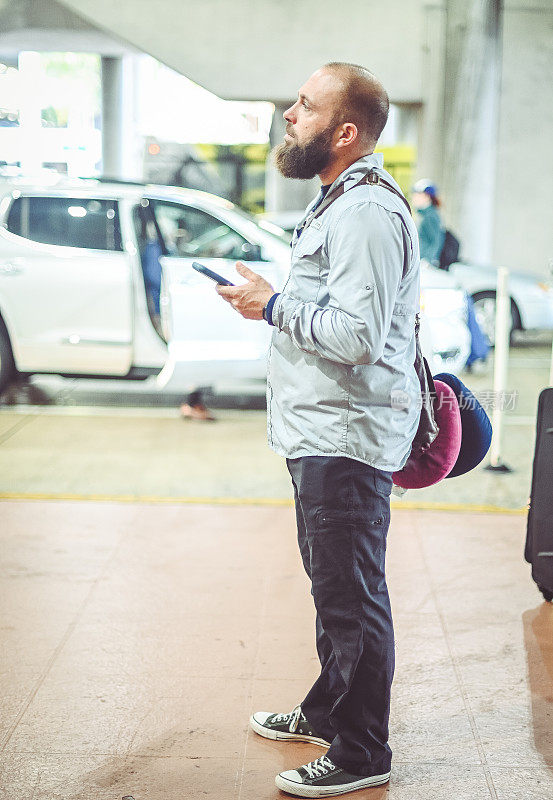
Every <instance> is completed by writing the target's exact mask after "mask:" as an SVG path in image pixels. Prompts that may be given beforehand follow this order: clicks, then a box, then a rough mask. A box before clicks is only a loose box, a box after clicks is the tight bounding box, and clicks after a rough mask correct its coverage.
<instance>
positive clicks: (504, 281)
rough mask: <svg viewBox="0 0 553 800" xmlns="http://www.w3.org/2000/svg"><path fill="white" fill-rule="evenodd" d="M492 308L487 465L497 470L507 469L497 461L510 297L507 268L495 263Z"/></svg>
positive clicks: (507, 362) (508, 470) (507, 352)
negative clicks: (491, 403) (494, 299)
mask: <svg viewBox="0 0 553 800" xmlns="http://www.w3.org/2000/svg"><path fill="white" fill-rule="evenodd" d="M495 308H496V312H495V359H494V370H493V396H494V405H493V413H492V429H493V435H492V444H491V448H490V464H489V466H488V467H487V469H491V470H497V471H499V472H510V471H511V470H510V468H509V467H508V466H507V465H506V464H504V463H503V462H502V461H501V439H502V434H503V414H504V409H503V407H502V406H503V402H502V399H503V397H504V393H505V391H506V389H507V368H508V365H509V343H510V336H511V298H510V295H509V270H508V269H507V268H506V267H499V269H498V270H497V290H496V307H495Z"/></svg>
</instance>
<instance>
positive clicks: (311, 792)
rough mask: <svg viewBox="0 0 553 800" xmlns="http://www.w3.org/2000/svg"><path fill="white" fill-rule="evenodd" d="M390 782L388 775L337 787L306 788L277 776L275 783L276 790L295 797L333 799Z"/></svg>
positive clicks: (373, 776) (306, 786)
mask: <svg viewBox="0 0 553 800" xmlns="http://www.w3.org/2000/svg"><path fill="white" fill-rule="evenodd" d="M389 780H390V773H389V772H387V773H385V774H384V775H372V776H371V777H370V778H363V779H362V780H360V781H355V782H354V783H347V784H342V785H340V784H339V785H338V786H308V785H307V784H302V783H296V782H295V781H289V780H288V779H287V778H283V777H282V776H281V775H277V776H276V778H275V783H276V785H277V788H278V789H281V790H282V791H283V792H288V794H293V795H295V796H296V797H335V796H336V795H340V794H347V793H348V792H355V791H357V789H366V788H368V787H369V786H382V785H383V784H384V783H388V781H389Z"/></svg>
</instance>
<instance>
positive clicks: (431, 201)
mask: <svg viewBox="0 0 553 800" xmlns="http://www.w3.org/2000/svg"><path fill="white" fill-rule="evenodd" d="M412 200H413V206H414V207H415V208H416V210H417V216H418V225H417V228H418V232H419V246H420V257H421V258H424V259H425V260H426V261H428V262H430V264H434V266H439V264H440V254H441V252H442V248H443V246H444V239H445V229H444V226H443V225H442V218H441V216H440V212H439V211H438V209H439V207H440V200H439V198H438V191H437V188H436V186H435V185H434V184H433V183H431V182H430V181H428V180H426V179H425V178H422V179H421V180H420V181H417V182H416V183H415V185H414V186H413V194H412Z"/></svg>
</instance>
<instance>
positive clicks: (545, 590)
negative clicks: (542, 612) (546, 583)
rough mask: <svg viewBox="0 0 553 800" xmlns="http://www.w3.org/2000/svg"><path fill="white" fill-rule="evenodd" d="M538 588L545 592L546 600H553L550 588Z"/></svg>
mask: <svg viewBox="0 0 553 800" xmlns="http://www.w3.org/2000/svg"><path fill="white" fill-rule="evenodd" d="M538 589H539V590H540V592H541V593H542V594H543V597H544V599H545V600H547V602H548V603H550V602H551V601H552V600H553V592H550V591H549V589H544V588H543V586H538Z"/></svg>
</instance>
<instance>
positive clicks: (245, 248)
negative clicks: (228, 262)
mask: <svg viewBox="0 0 553 800" xmlns="http://www.w3.org/2000/svg"><path fill="white" fill-rule="evenodd" d="M241 250H242V256H241V258H242V259H243V260H244V261H263V256H262V254H261V246H260V245H258V244H252V243H251V242H244V244H243V245H242V247H241Z"/></svg>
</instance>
